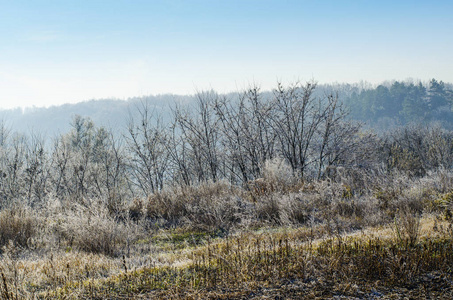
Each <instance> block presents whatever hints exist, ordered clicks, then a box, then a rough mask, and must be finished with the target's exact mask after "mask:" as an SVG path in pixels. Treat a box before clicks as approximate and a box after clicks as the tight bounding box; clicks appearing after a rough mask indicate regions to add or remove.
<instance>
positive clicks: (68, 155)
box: [0, 79, 453, 299]
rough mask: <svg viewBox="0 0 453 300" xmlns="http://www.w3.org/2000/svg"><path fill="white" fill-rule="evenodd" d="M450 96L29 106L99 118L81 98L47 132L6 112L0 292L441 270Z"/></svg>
mask: <svg viewBox="0 0 453 300" xmlns="http://www.w3.org/2000/svg"><path fill="white" fill-rule="evenodd" d="M451 96H452V93H451V89H450V85H448V84H445V83H443V82H441V81H437V80H434V79H433V80H432V81H430V83H429V85H427V86H425V85H423V84H419V83H417V84H412V83H408V82H393V83H391V84H387V85H379V86H377V87H376V88H374V87H367V88H364V87H363V86H362V87H361V86H360V85H331V86H328V85H324V86H318V85H317V84H316V83H315V82H307V83H295V84H290V85H284V84H281V83H278V84H277V86H276V88H275V89H274V90H272V91H270V92H269V91H261V90H260V88H259V87H257V86H252V87H250V88H248V89H246V90H244V91H241V92H239V93H235V94H228V95H222V94H218V93H216V92H215V91H204V92H199V93H197V94H196V95H194V96H188V97H176V96H158V97H145V98H141V99H131V100H129V101H109V100H105V101H100V102H95V101H93V102H86V103H82V104H79V105H74V106H67V107H55V108H49V109H36V110H34V111H31V112H27V111H25V113H24V115H23V116H27V114H28V113H31V115H32V116H34V117H37V116H39V115H41V114H45V115H46V116H47V117H49V118H50V116H51V115H52V114H53V112H55V111H57V112H58V111H59V112H62V111H66V112H69V111H70V108H74V107H78V108H79V109H84V111H85V112H86V113H90V114H91V116H93V118H91V117H89V116H87V115H82V114H73V116H72V117H71V118H70V121H69V129H68V130H66V131H63V132H58V133H54V134H53V135H50V136H49V135H48V134H47V135H46V134H40V132H39V131H38V130H36V131H35V130H32V131H29V132H28V133H22V132H20V131H17V130H15V129H14V128H12V126H8V121H4V122H2V123H0V251H1V254H2V260H1V261H0V273H1V275H2V279H1V280H3V285H2V284H0V294H1V295H2V297H3V298H7V299H17V298H19V297H18V296H17V297H16V296H14V297H16V298H14V297H13V295H14V293H13V292H11V290H12V289H13V287H14V290H15V291H16V294H17V295H23V297H25V298H27V297H28V298H32V296H33V295H39V297H41V298H44V299H46V298H55V297H56V296H57V295H60V296H61V295H68V297H73V298H96V297H97V298H115V297H116V296H121V297H122V296H124V295H127V296H128V297H130V296H131V295H133V296H137V297H138V295H143V293H145V294H146V295H153V296H156V297H159V296H162V297H164V296H169V295H173V294H172V293H180V294H178V295H183V296H184V295H185V296H190V295H195V294H196V293H198V292H199V291H200V290H207V289H208V288H209V290H210V291H212V292H213V293H220V294H223V295H226V297H232V296H231V295H232V293H236V292H232V291H235V289H238V290H240V292H238V293H245V294H244V295H246V294H247V295H249V294H250V293H251V292H253V293H264V294H272V293H274V291H273V290H272V291H267V290H266V291H264V292H263V289H261V288H258V289H255V288H254V287H262V286H269V285H270V286H273V287H274V288H275V289H276V290H278V291H280V290H281V289H283V288H284V287H282V286H281V285H280V282H282V281H284V280H288V279H291V280H292V282H294V286H292V287H291V288H290V290H291V292H292V293H295V294H294V295H297V296H295V297H299V296H300V295H306V294H304V293H306V290H311V291H313V290H314V291H320V292H322V293H323V295H324V294H326V293H327V294H329V293H332V291H333V290H334V289H333V288H334V287H335V286H338V284H346V285H347V286H349V287H350V286H354V284H360V286H361V288H363V289H367V291H369V294H370V295H372V293H373V292H372V290H373V291H374V289H377V288H379V289H381V290H384V291H387V290H388V289H389V288H390V289H394V288H396V287H400V286H408V285H410V284H412V285H413V284H414V283H413V281H414V280H425V279H424V278H425V277H426V278H428V279H427V280H428V281H429V282H431V281H434V280H435V281H436V282H437V281H440V282H450V281H448V280H449V279H446V278H451V277H448V276H451V263H453V257H452V256H451V250H452V249H453V242H452V238H451V237H452V231H451V228H452V224H453V223H452V222H453V217H452V211H453V192H452V191H453V172H452V168H453V131H452V130H451V129H450V126H451V125H452V119H451V118H450V116H451V114H452V110H451V105H452V97H451ZM170 99H171V100H172V102H171V103H167V101H168V100H170ZM96 106H100V108H102V107H108V110H107V112H106V113H105V115H102V110H94V111H90V107H96ZM79 112H80V111H79ZM364 113H366V115H363V114H364ZM13 115H14V112H13ZM107 116H109V117H111V118H112V119H110V121H102V122H100V124H98V123H97V122H95V121H94V119H95V118H99V120H107V119H104V117H107ZM365 121H366V123H365ZM109 124H115V125H116V126H109ZM364 124H365V125H364ZM275 227H278V228H284V233H282V232H280V231H275V230H274V229H275ZM422 227H423V228H424V229H423V230H424V231H422ZM428 227H429V230H427V229H426V228H428ZM376 228H379V229H376ZM431 228H432V230H431ZM358 229H361V230H362V229H367V230H370V231H371V232H374V233H376V234H377V236H379V237H378V238H373V236H372V235H368V234H362V235H359V234H358V233H357V230H358ZM257 230H259V231H257ZM262 230H264V231H262ZM386 230H387V231H389V230H390V231H391V232H393V233H394V234H393V235H390V236H389V233H388V232H387V233H386ZM263 232H265V234H263ZM345 233H347V234H354V236H355V237H354V238H355V239H354V240H349V239H348V238H346V237H345V236H344V234H345ZM232 237H234V238H232ZM212 239H215V243H214V244H211V242H212ZM351 241H352V242H351ZM169 249H171V250H169ZM169 251H171V255H170V254H169ZM433 253H436V255H433ZM21 255H22V256H21ZM27 255H28V256H27ZM35 256H40V257H41V256H43V257H44V258H42V259H40V261H39V262H36V260H34V258H33V257H35ZM21 257H24V258H21ZM55 257H57V258H56V259H55ZM375 257H379V258H380V259H374V258H375ZM339 259H344V260H345V261H346V262H347V263H338V261H339ZM231 262H234V264H232V263H231ZM257 264H258V265H259V266H260V267H259V268H257V267H256V266H257ZM36 265H39V269H38V270H37V267H36ZM307 265H310V266H311V267H310V268H307V267H306V266H307ZM49 266H50V267H49ZM132 268H134V269H137V271H131V269H132ZM332 268H334V270H335V274H343V275H342V276H343V277H341V276H340V277H338V276H336V275H335V276H333V275H332V270H333V269H332ZM351 268H352V269H351ZM364 268H365V269H366V270H365V269H364ZM49 270H50V271H49ZM430 272H431V273H433V274H434V275H430V276H431V277H429V276H425V275H426V274H431V273H430ZM244 274H246V275H244ZM439 274H441V275H439ZM320 276H321V277H322V278H324V279H325V282H324V281H323V282H322V283H320V284H319V285H317V286H316V287H313V286H308V284H310V282H315V281H314V278H320ZM433 278H434V279H433ZM376 280H378V281H376ZM86 282H90V284H88V285H87V284H86ZM92 282H95V283H96V284H93V285H92V284H91V283H92ZM252 283H253V284H252ZM352 283H354V284H352ZM251 286H252V288H250V287H251ZM416 286H417V287H416V288H414V289H413V290H414V291H415V292H417V293H421V294H423V293H425V294H426V293H427V290H429V289H430V288H429V287H428V288H427V287H426V286H425V285H423V284H417V285H416ZM427 286H429V284H428V285H427ZM175 287H177V289H178V290H177V291H175ZM450 287H451V285H450ZM250 289H252V290H250ZM371 289H372V290H371ZM335 293H336V292H335ZM341 293H342V294H343V295H347V296H357V295H359V292H358V291H357V289H355V290H354V289H353V290H351V289H349V288H348V289H346V290H344V291H342V292H341ZM434 293H436V295H441V296H445V295H452V294H453V290H452V289H451V288H446V289H442V291H435V292H434ZM69 295H70V296H69ZM216 295H217V294H216ZM329 295H330V294H329ZM183 296H181V297H183ZM244 297H245V296H244ZM299 298H300V297H299Z"/></svg>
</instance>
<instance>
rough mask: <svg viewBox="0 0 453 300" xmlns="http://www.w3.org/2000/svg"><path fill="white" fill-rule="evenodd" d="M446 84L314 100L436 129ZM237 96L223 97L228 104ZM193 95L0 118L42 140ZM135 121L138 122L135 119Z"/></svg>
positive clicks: (443, 116)
mask: <svg viewBox="0 0 453 300" xmlns="http://www.w3.org/2000/svg"><path fill="white" fill-rule="evenodd" d="M452 90H453V85H452V84H451V83H444V82H442V81H439V80H436V79H432V80H430V81H429V82H420V81H409V80H408V81H388V82H383V83H381V84H380V85H372V84H369V83H366V82H361V83H355V84H343V83H336V84H318V85H317V88H316V90H315V91H314V93H315V94H314V96H316V97H321V98H323V97H325V96H326V95H328V94H332V93H338V96H339V100H340V102H342V103H344V105H345V108H346V109H347V110H348V111H349V117H350V118H351V119H353V120H357V121H361V122H363V123H364V124H365V126H366V127H367V128H373V129H374V130H376V131H378V132H383V131H385V130H388V129H391V128H394V127H396V126H404V125H407V124H408V123H411V122H412V123H414V122H415V123H419V124H420V123H423V124H427V123H430V122H431V123H432V122H438V123H440V124H441V126H442V127H444V128H448V129H452V128H453V125H452V123H453V121H452V120H453V115H452V114H453V113H452V108H451V105H452V104H451V103H452V101H453V100H452V98H453V96H452ZM240 93H241V91H238V92H237V93H230V94H227V95H223V96H225V97H226V98H228V99H232V100H234V99H235V98H237V97H238V94H240ZM261 95H262V97H264V98H270V97H272V91H261ZM195 101H196V95H185V96H183V95H172V94H168V95H156V96H143V97H135V98H130V99H127V100H118V99H99V100H89V101H84V102H80V103H76V104H65V105H60V106H51V107H48V108H42V107H29V108H25V109H20V108H17V109H8V110H0V119H1V120H3V122H4V123H5V125H6V126H8V127H9V128H10V129H12V130H14V131H17V132H21V133H24V134H30V133H31V132H34V133H39V134H40V135H44V136H46V137H48V138H52V137H54V136H55V135H58V134H61V133H65V132H68V131H69V130H70V129H71V120H72V118H73V117H74V116H76V115H80V116H83V117H84V118H90V119H91V120H92V121H93V122H94V123H95V124H96V125H98V126H103V127H107V128H111V129H113V130H114V131H116V132H117V131H123V130H124V129H125V128H126V127H127V119H128V115H129V114H137V106H140V103H142V102H145V103H147V104H148V105H149V106H151V107H153V110H155V111H156V112H158V113H159V115H161V117H163V118H164V119H166V118H167V119H168V118H169V117H170V115H171V111H170V107H171V106H172V105H174V104H176V103H179V104H182V105H189V104H190V103H194V102H195ZM135 117H138V116H137V115H136V116H135Z"/></svg>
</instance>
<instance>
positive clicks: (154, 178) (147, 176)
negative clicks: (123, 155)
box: [126, 102, 169, 195]
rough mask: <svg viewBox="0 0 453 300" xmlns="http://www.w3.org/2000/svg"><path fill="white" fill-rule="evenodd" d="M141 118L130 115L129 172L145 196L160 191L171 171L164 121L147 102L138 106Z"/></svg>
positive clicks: (128, 138)
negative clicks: (169, 168)
mask: <svg viewBox="0 0 453 300" xmlns="http://www.w3.org/2000/svg"><path fill="white" fill-rule="evenodd" d="M138 112H139V114H140V120H138V122H136V121H134V119H133V118H132V117H131V119H130V121H129V125H128V135H127V137H126V138H127V140H126V141H127V145H128V149H129V151H130V153H131V162H130V164H131V165H130V172H131V174H132V176H133V183H134V184H135V185H136V186H138V187H139V188H140V189H141V191H142V192H143V193H144V194H145V195H149V194H150V193H153V192H155V191H158V190H161V189H162V188H163V186H164V182H165V180H166V177H167V172H168V165H169V163H168V159H169V153H168V152H167V151H166V144H167V141H168V137H167V132H166V130H165V129H164V127H163V126H162V121H161V118H160V117H159V116H157V115H156V114H155V113H154V112H153V111H151V109H150V107H149V106H148V105H147V104H146V103H143V102H142V103H141V106H140V107H139V108H138Z"/></svg>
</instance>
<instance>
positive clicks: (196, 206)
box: [146, 181, 246, 229]
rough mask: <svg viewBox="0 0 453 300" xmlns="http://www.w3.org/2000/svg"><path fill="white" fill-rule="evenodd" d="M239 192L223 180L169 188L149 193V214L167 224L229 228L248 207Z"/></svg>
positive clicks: (151, 217)
mask: <svg viewBox="0 0 453 300" xmlns="http://www.w3.org/2000/svg"><path fill="white" fill-rule="evenodd" d="M236 194H241V193H240V191H237V190H236V189H235V188H233V187H232V186H230V185H229V184H228V183H226V182H223V181H220V182H216V183H212V182H207V183H203V184H200V185H198V186H184V187H177V188H173V189H167V190H164V191H162V192H158V193H154V194H153V195H151V196H150V197H148V202H147V205H146V214H147V217H148V218H150V219H151V220H159V219H160V220H162V221H164V226H176V225H186V226H187V225H188V226H192V227H195V228H199V229H201V228H204V229H213V228H221V229H226V228H230V227H231V226H233V225H234V224H236V223H239V222H240V221H241V211H243V210H244V209H245V207H246V204H245V203H244V202H243V200H241V197H240V196H238V195H236Z"/></svg>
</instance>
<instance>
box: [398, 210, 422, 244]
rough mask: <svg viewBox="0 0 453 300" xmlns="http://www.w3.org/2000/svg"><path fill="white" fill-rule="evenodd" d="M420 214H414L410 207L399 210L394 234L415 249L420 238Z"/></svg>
mask: <svg viewBox="0 0 453 300" xmlns="http://www.w3.org/2000/svg"><path fill="white" fill-rule="evenodd" d="M420 219H421V217H420V214H419V213H414V212H412V211H411V209H410V208H409V207H406V208H405V209H401V210H398V212H397V215H396V216H395V221H394V232H395V234H396V237H397V240H398V241H399V242H400V243H401V244H403V243H406V244H407V245H409V246H411V247H413V246H414V245H415V244H416V243H417V241H418V238H419V236H420Z"/></svg>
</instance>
